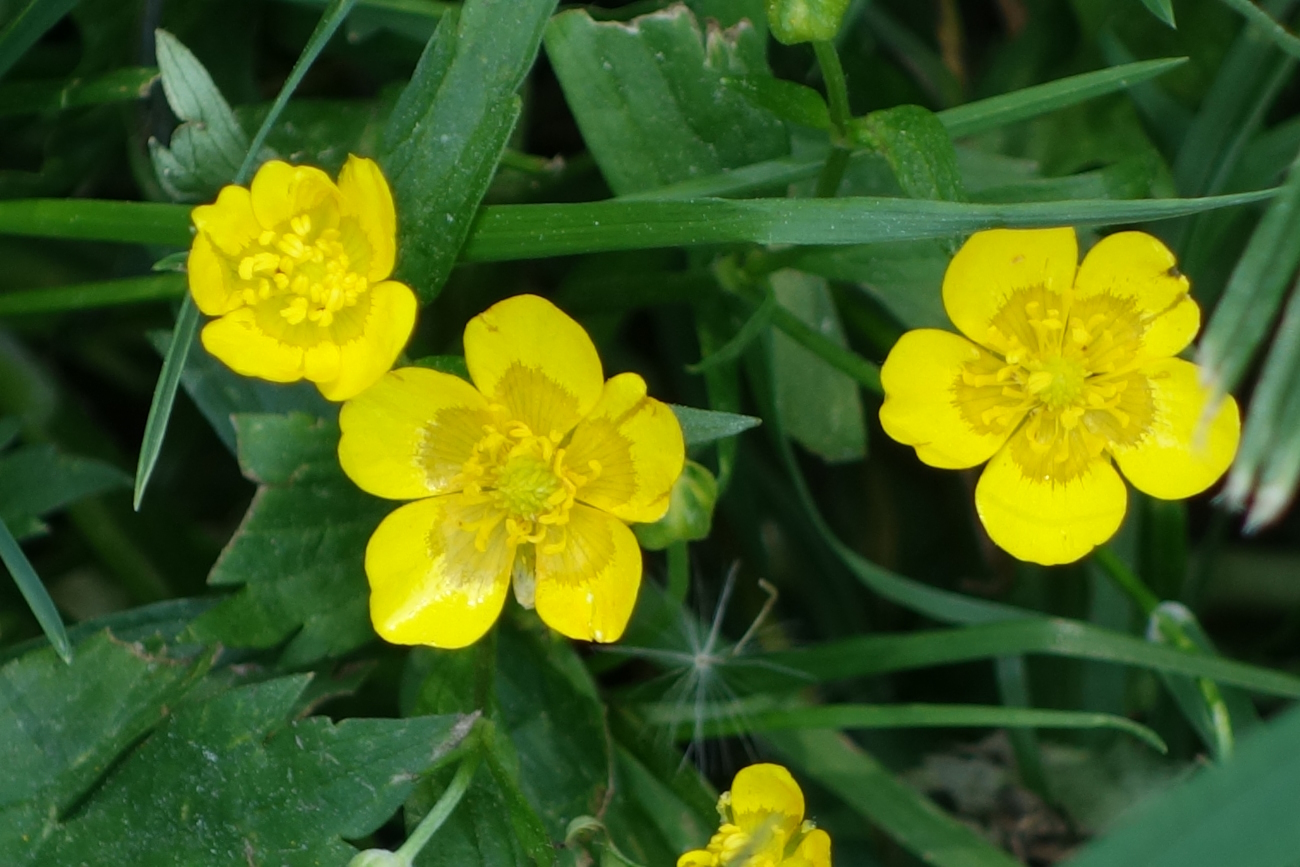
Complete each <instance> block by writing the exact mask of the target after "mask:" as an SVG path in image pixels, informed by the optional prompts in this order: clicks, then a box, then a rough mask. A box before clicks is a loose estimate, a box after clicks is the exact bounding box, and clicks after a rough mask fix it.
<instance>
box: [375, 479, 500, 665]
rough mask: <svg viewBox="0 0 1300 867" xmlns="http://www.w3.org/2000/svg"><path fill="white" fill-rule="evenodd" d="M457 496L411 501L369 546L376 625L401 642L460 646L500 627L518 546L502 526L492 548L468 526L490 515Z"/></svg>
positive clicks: (391, 517) (386, 636)
mask: <svg viewBox="0 0 1300 867" xmlns="http://www.w3.org/2000/svg"><path fill="white" fill-rule="evenodd" d="M481 511H482V510H481V507H478V506H473V507H466V506H464V505H462V504H461V503H460V501H459V497H457V495H455V494H450V495H448V496H444V497H432V498H430V499H427V500H420V501H418V502H415V503H408V504H407V505H405V506H402V507H401V508H400V509H398V510H397V511H395V512H393V513H392V514H391V515H389V516H388V517H387V518H385V519H384V520H383V521H382V522H381V523H380V525H379V527H378V528H377V529H376V530H375V532H374V535H372V536H371V537H370V544H368V545H367V546H366V577H367V578H369V579H370V620H371V622H372V623H373V624H374V627H375V631H376V632H378V633H379V634H380V636H381V637H383V639H384V640H385V641H389V642H392V643H393V644H428V645H431V646H433V647H446V648H457V647H466V646H468V645H470V644H473V643H474V642H475V641H477V640H478V639H479V638H481V637H482V636H483V634H484V633H485V632H487V631H488V629H489V628H491V626H492V624H493V623H495V622H496V619H497V617H498V616H499V615H500V614H501V606H502V605H503V604H504V603H505V598H506V588H507V587H508V586H509V584H510V565H511V562H512V561H513V560H514V549H513V548H512V547H511V546H509V545H507V544H506V541H505V539H506V534H505V530H504V525H503V523H502V522H500V521H498V522H497V525H496V527H495V528H494V529H493V531H492V532H491V533H490V534H489V535H488V538H487V545H486V548H485V550H482V551H480V550H479V549H478V548H477V547H476V546H475V544H474V542H475V538H476V534H475V533H474V532H473V531H472V530H467V529H464V528H465V527H466V525H468V524H472V523H473V522H475V521H477V520H479V519H481V518H482V514H481Z"/></svg>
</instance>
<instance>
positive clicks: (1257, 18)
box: [1162, 0, 1300, 57]
mask: <svg viewBox="0 0 1300 867" xmlns="http://www.w3.org/2000/svg"><path fill="white" fill-rule="evenodd" d="M1162 2H1168V0H1162ZM1219 2H1220V3H1222V4H1223V5H1224V6H1227V7H1228V8H1229V9H1231V10H1232V11H1234V12H1237V13H1239V14H1240V15H1241V16H1242V17H1243V18H1245V19H1246V20H1247V21H1248V22H1250V23H1251V24H1253V25H1255V26H1256V27H1258V28H1259V30H1260V31H1261V32H1262V33H1264V34H1265V35H1266V36H1267V37H1268V38H1269V39H1270V40H1272V42H1273V44H1274V45H1276V46H1277V47H1278V48H1280V49H1282V50H1283V51H1285V52H1286V53H1287V54H1289V55H1291V56H1292V57H1300V39H1297V38H1296V37H1295V36H1294V35H1292V34H1291V33H1289V32H1288V31H1287V29H1286V28H1285V27H1283V26H1282V25H1281V24H1279V23H1277V21H1275V20H1274V19H1273V16H1272V15H1269V14H1268V13H1267V12H1265V11H1264V10H1263V9H1260V8H1259V7H1258V6H1256V5H1255V4H1254V3H1252V2H1251V0H1219Z"/></svg>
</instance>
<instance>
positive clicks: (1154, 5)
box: [1142, 0, 1178, 28]
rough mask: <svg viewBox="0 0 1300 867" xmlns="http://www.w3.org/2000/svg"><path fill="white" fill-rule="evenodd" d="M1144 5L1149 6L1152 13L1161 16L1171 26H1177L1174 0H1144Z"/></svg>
mask: <svg viewBox="0 0 1300 867" xmlns="http://www.w3.org/2000/svg"><path fill="white" fill-rule="evenodd" d="M1142 5H1143V6H1145V7H1147V9H1148V10H1149V11H1150V12H1151V14H1152V15H1154V16H1156V17H1157V18H1159V19H1160V20H1161V21H1163V22H1164V23H1166V24H1168V25H1169V26H1170V27H1175V28H1176V27H1177V26H1178V25H1177V24H1175V23H1174V3H1173V0H1142Z"/></svg>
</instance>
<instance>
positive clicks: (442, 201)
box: [380, 0, 557, 303]
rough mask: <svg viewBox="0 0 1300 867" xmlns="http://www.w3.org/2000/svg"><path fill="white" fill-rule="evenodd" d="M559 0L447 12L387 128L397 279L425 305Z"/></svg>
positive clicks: (477, 3) (384, 158)
mask: <svg viewBox="0 0 1300 867" xmlns="http://www.w3.org/2000/svg"><path fill="white" fill-rule="evenodd" d="M556 2H557V0H517V2H513V3H510V4H508V5H503V4H500V3H493V2H488V0H468V2H466V3H465V4H464V6H463V7H462V8H461V9H460V12H459V15H456V14H454V13H451V14H447V15H444V16H443V18H442V20H441V21H440V22H439V24H438V30H437V32H436V33H435V34H434V36H433V38H432V39H431V40H430V41H429V45H428V47H427V48H426V49H425V52H424V55H423V57H421V58H420V64H419V66H418V67H416V70H415V74H414V75H413V76H412V77H411V83H410V84H408V85H407V87H406V90H405V91H403V93H402V96H401V98H400V99H399V100H398V103H397V106H396V107H395V108H394V109H393V113H392V115H391V116H390V118H389V121H388V126H387V128H386V129H385V131H384V137H383V145H382V150H381V155H380V162H381V163H382V165H383V167H384V171H385V173H386V174H387V176H388V180H389V182H390V183H391V184H392V187H393V195H394V198H395V199H396V202H397V212H398V215H399V220H398V239H397V248H398V250H400V251H401V258H400V260H399V262H398V266H397V273H396V277H397V279H400V280H403V281H405V282H406V283H408V284H409V285H410V286H411V287H412V288H414V289H415V291H416V292H417V293H418V294H419V296H420V298H421V300H423V301H424V302H425V303H428V302H429V301H432V300H433V299H434V298H435V297H437V295H438V293H439V292H440V291H441V290H442V285H443V283H444V282H445V281H446V279H447V275H448V274H450V273H451V268H452V265H453V264H455V262H456V258H457V255H458V254H459V252H460V248H461V245H462V244H464V242H465V239H466V237H468V235H469V232H470V227H471V224H472V221H473V217H474V214H475V212H476V211H477V210H478V206H479V202H480V201H481V200H482V198H483V194H484V193H486V192H487V188H488V184H489V183H490V182H491V180H492V176H493V174H494V173H495V172H496V166H497V162H498V161H499V160H500V158H501V154H502V152H503V151H504V150H505V147H506V143H507V141H508V139H509V137H510V133H511V132H512V131H513V130H514V126H515V121H516V120H517V119H518V117H519V112H520V110H521V102H520V98H519V96H518V94H517V93H516V91H517V90H518V89H519V85H520V83H521V82H522V81H523V79H524V76H525V75H526V74H527V73H528V70H529V69H530V68H532V65H533V60H534V58H536V56H537V51H538V48H539V47H540V45H541V39H542V32H543V30H544V29H545V27H546V22H547V19H548V18H549V17H550V15H551V12H552V11H553V10H554V9H555V5H556Z"/></svg>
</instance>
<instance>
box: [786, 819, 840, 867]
mask: <svg viewBox="0 0 1300 867" xmlns="http://www.w3.org/2000/svg"><path fill="white" fill-rule="evenodd" d="M784 867H831V835H830V834H827V833H826V832H825V831H823V830H822V829H821V828H814V829H813V830H811V831H809V832H808V834H807V835H806V836H805V837H804V838H803V839H802V840H800V841H799V847H798V848H797V849H795V850H794V854H793V855H791V856H790V857H789V858H787V859H786V860H785V862H784Z"/></svg>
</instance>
